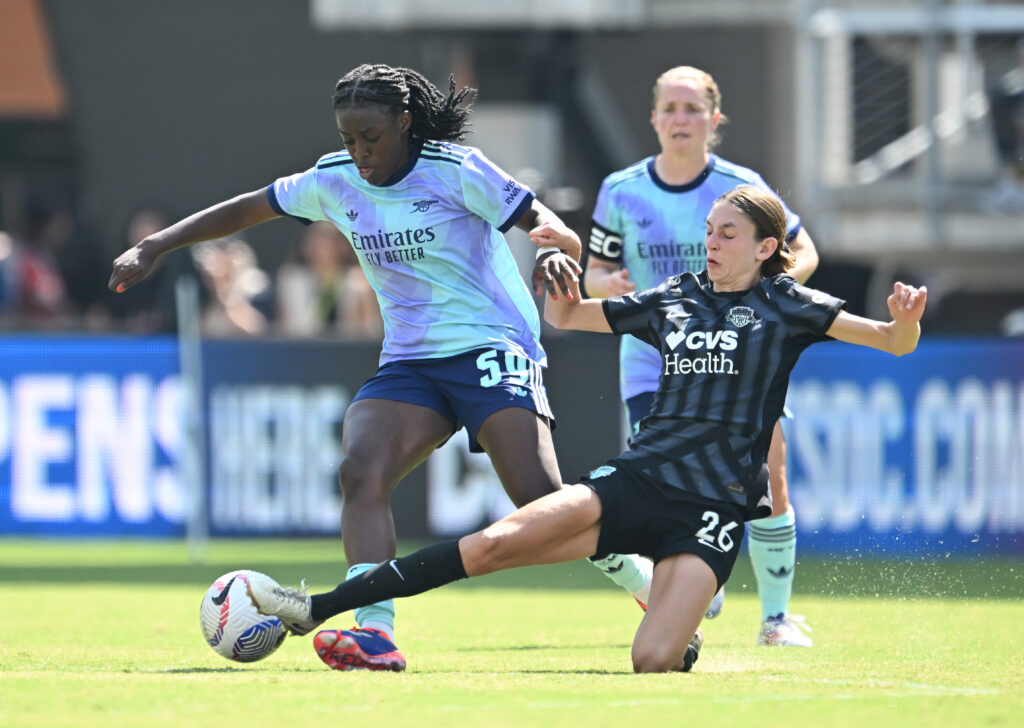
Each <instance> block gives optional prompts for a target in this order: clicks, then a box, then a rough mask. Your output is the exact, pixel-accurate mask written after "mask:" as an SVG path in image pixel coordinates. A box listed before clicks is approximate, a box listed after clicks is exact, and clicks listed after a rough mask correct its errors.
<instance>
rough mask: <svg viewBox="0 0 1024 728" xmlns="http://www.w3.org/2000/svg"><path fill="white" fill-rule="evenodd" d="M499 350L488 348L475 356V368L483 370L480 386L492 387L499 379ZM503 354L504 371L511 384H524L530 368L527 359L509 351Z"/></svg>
mask: <svg viewBox="0 0 1024 728" xmlns="http://www.w3.org/2000/svg"><path fill="white" fill-rule="evenodd" d="M499 353H500V352H497V351H495V350H494V349H488V350H487V351H485V352H484V353H483V354H481V355H480V356H478V357H477V358H476V368H477V369H479V370H480V371H482V372H484V375H483V376H482V377H480V386H481V387H493V386H494V385H496V384H498V383H499V382H500V381H501V362H500V360H499V358H498V355H499ZM502 353H504V354H505V373H506V374H507V375H508V380H507V381H509V382H511V383H512V384H526V383H527V382H528V381H530V368H529V366H528V365H527V359H526V358H525V357H522V356H516V355H515V354H513V353H512V352H510V351H506V352H502Z"/></svg>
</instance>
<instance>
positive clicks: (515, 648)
mask: <svg viewBox="0 0 1024 728" xmlns="http://www.w3.org/2000/svg"><path fill="white" fill-rule="evenodd" d="M630 647H632V645H631V644H629V643H625V642H623V643H622V644H618V645H612V644H608V643H607V642H603V643H601V644H597V645H577V644H572V645H494V646H491V647H456V648H453V649H452V652H529V651H532V650H604V649H608V648H612V649H626V650H628V649H629V648H630Z"/></svg>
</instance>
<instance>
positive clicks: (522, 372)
mask: <svg viewBox="0 0 1024 728" xmlns="http://www.w3.org/2000/svg"><path fill="white" fill-rule="evenodd" d="M542 371H543V370H542V367H541V366H540V365H539V364H537V363H536V362H533V361H530V360H529V359H527V358H525V357H522V356H517V355H516V354H513V353H511V352H508V351H502V350H500V349H474V350H473V351H470V352H467V353H465V354H459V355H458V356H450V357H444V358H441V359H404V360H401V361H389V362H388V363H387V364H385V365H384V366H382V367H381V368H380V369H378V370H377V373H376V374H375V375H374V376H373V378H372V379H369V380H367V382H366V383H365V384H363V386H362V387H360V388H359V391H358V392H357V393H356V396H355V397H354V398H353V399H352V401H353V402H358V401H359V400H361V399H390V400H393V401H395V402H407V403H409V404H418V405H421V406H423V407H429V408H430V409H432V410H435V411H437V412H439V413H440V414H441V415H443V416H444V417H446V418H447V419H449V420H451V421H452V423H454V426H455V430H454V431H455V432H458V430H459V429H460V428H462V427H465V428H466V431H467V432H468V433H469V447H470V450H472V451H473V452H483V448H482V447H480V443H478V442H477V440H476V436H477V433H478V432H480V426H481V425H483V423H484V420H486V419H487V418H488V417H490V416H491V415H493V414H494V413H495V412H498V411H500V410H503V409H508V408H509V407H522V408H524V409H528V410H531V411H533V412H536V413H537V414H538V415H540V416H541V417H543V418H544V419H545V420H546V421H547V422H548V424H549V425H550V426H551V427H552V428H554V426H555V417H554V415H553V414H552V412H551V406H550V405H549V404H548V395H547V391H546V390H545V389H544V378H543V376H542V373H541V372H542Z"/></svg>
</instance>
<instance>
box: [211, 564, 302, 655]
mask: <svg viewBox="0 0 1024 728" xmlns="http://www.w3.org/2000/svg"><path fill="white" fill-rule="evenodd" d="M257 573H258V572H255V571H247V570H244V569H243V570H240V571H230V572H228V573H227V574H224V576H222V577H220V578H218V579H217V580H216V581H215V582H213V584H211V585H210V588H209V589H207V590H206V594H205V595H204V596H203V603H202V604H201V605H200V607H199V626H200V627H201V628H202V630H203V637H204V638H205V639H206V642H207V644H209V645H210V647H212V648H213V651H214V652H216V653H217V654H218V655H220V656H222V657H226V658H228V659H229V660H234V661H235V662H256V660H262V659H263V658H264V657H266V656H267V655H269V654H271V653H272V652H274V651H275V650H276V649H277V648H278V647H280V646H281V643H282V642H284V638H285V637H286V636H287V634H288V632H287V630H286V629H285V626H284V625H283V624H281V620H280V619H278V618H277V617H271V616H269V615H266V614H261V613H260V611H259V610H258V609H256V605H255V604H254V603H253V601H252V596H251V595H250V594H249V577H250V575H254V574H257Z"/></svg>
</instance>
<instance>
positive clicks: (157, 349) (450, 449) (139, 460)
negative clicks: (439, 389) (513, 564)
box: [0, 335, 1024, 555]
mask: <svg viewBox="0 0 1024 728" xmlns="http://www.w3.org/2000/svg"><path fill="white" fill-rule="evenodd" d="M546 346H547V348H548V353H549V359H550V361H551V366H550V368H549V370H548V372H547V375H546V378H547V388H548V391H549V393H550V395H551V399H552V404H553V406H554V409H555V412H556V415H557V416H558V422H559V426H558V429H557V430H556V431H555V444H556V448H557V449H558V451H559V462H560V465H561V466H562V472H563V474H564V476H565V477H566V478H569V479H572V478H573V477H575V476H576V475H578V474H579V473H582V472H585V471H586V470H588V469H589V468H591V467H594V466H596V465H599V464H600V463H601V462H603V461H604V460H606V459H608V458H609V457H612V456H614V455H615V454H616V453H617V452H618V448H619V445H620V442H621V432H620V424H621V422H622V412H621V406H620V404H619V401H618V394H617V391H616V384H615V382H616V366H617V363H616V362H617V358H616V348H615V341H614V340H613V339H612V338H611V337H601V336H598V335H582V336H579V337H577V336H574V335H570V336H565V337H557V338H555V339H553V340H552V341H551V342H548V343H547V344H546ZM377 353H378V349H377V346H376V345H374V344H372V343H358V342H338V341H334V342H316V341H306V342H299V341H252V340H248V341H211V342H204V345H203V347H202V359H203V396H202V403H203V404H202V408H203V409H202V412H201V413H200V415H201V417H200V419H201V420H202V423H203V442H204V452H205V471H206V477H205V481H206V482H205V483H203V484H202V485H203V489H202V492H204V493H205V497H206V508H207V510H206V513H207V521H208V524H209V530H210V533H211V534H212V535H214V536H227V535H240V536H241V535H245V536H251V535H273V536H283V535H330V536H333V535H336V534H337V530H338V523H339V513H340V509H341V505H342V504H341V493H340V489H339V487H338V484H337V477H336V471H337V465H338V462H339V461H340V456H341V423H342V418H343V416H344V412H345V409H346V408H347V406H348V403H349V402H350V401H351V398H352V396H353V395H354V394H355V392H356V391H357V390H358V388H359V386H360V385H361V384H362V382H363V381H364V380H365V379H366V378H367V377H368V376H370V375H371V374H372V373H373V371H374V368H375V366H376V359H377ZM581 372H583V373H585V374H586V376H581ZM185 400H186V398H185V397H184V395H183V386H182V380H181V376H180V374H179V364H178V348H177V343H176V342H175V341H174V340H173V339H170V338H146V339H139V338H132V339H129V338H112V337H97V338H84V337H83V338H60V337H27V336H25V337H2V338H0V533H2V534H16V535H37V536H73V537H90V536H147V537H180V536H181V535H183V534H184V532H185V527H186V525H185V524H186V514H187V512H188V507H187V498H188V496H187V493H188V492H189V490H190V489H188V488H186V487H185V485H186V483H184V482H183V477H184V476H183V472H185V471H183V469H182V467H181V465H182V461H183V459H184V452H185V450H184V448H185V447H186V443H187V440H188V438H187V437H186V432H185V430H186V428H185V424H184V423H185V422H186V421H187V420H188V418H187V416H186V413H185V412H184V410H183V407H184V402H185ZM789 405H790V407H791V409H792V410H793V412H794V417H793V418H792V419H790V420H788V421H787V422H786V428H787V437H788V446H789V448H788V472H789V488H790V496H791V499H792V501H793V503H794V506H795V508H796V510H797V513H798V520H797V523H798V529H799V534H800V544H801V545H800V549H801V552H807V551H821V552H843V553H854V552H857V553H873V552H878V553H930V554H937V555H942V554H945V553H956V554H964V553H995V552H1003V551H1014V552H1018V553H1019V552H1021V551H1024V341H1019V340H1017V341H1015V340H994V339H958V340H938V341H937V340H929V339H925V340H923V341H922V343H921V346H920V347H919V348H918V351H917V352H915V353H914V354H912V355H910V356H908V357H903V358H899V359H897V358H893V357H891V356H888V355H885V354H881V353H878V352H873V351H870V350H866V349H861V348H857V347H851V346H848V345H844V344H840V343H828V344H820V345H816V346H813V347H811V348H810V349H809V350H808V351H807V352H806V353H805V354H804V356H803V358H802V359H801V361H800V362H799V364H798V365H797V368H796V370H795V371H794V373H793V377H792V381H791V383H790V396H789ZM381 437H382V440H383V439H386V437H387V434H386V433H381ZM392 505H393V508H394V511H395V519H396V523H397V526H398V531H399V535H400V536H402V537H407V538H426V537H436V536H442V535H443V536H450V535H453V534H457V533H462V532H465V531H467V530H471V529H473V528H476V527H478V526H479V525H481V524H483V523H485V522H487V521H489V520H493V519H494V518H496V517H498V516H500V515H501V514H502V513H504V512H506V511H507V510H508V508H509V507H510V504H509V503H508V501H507V498H506V497H505V496H504V493H503V492H502V490H501V486H500V484H499V483H498V482H497V478H496V477H495V476H494V473H493V470H492V469H490V468H489V464H488V463H487V461H486V457H485V456H480V455H474V454H471V453H469V452H468V449H467V448H466V447H465V444H464V443H462V441H461V440H460V439H459V438H453V440H452V442H451V443H450V444H449V445H446V446H445V447H444V448H442V449H440V450H438V451H437V452H436V453H435V455H434V456H432V457H431V458H430V460H429V461H428V463H427V464H426V466H425V467H421V468H417V469H416V470H415V471H413V473H411V474H410V475H409V476H408V477H407V478H406V479H405V480H404V481H403V483H402V484H401V486H400V487H398V488H396V490H395V491H394V494H393V499H392Z"/></svg>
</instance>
